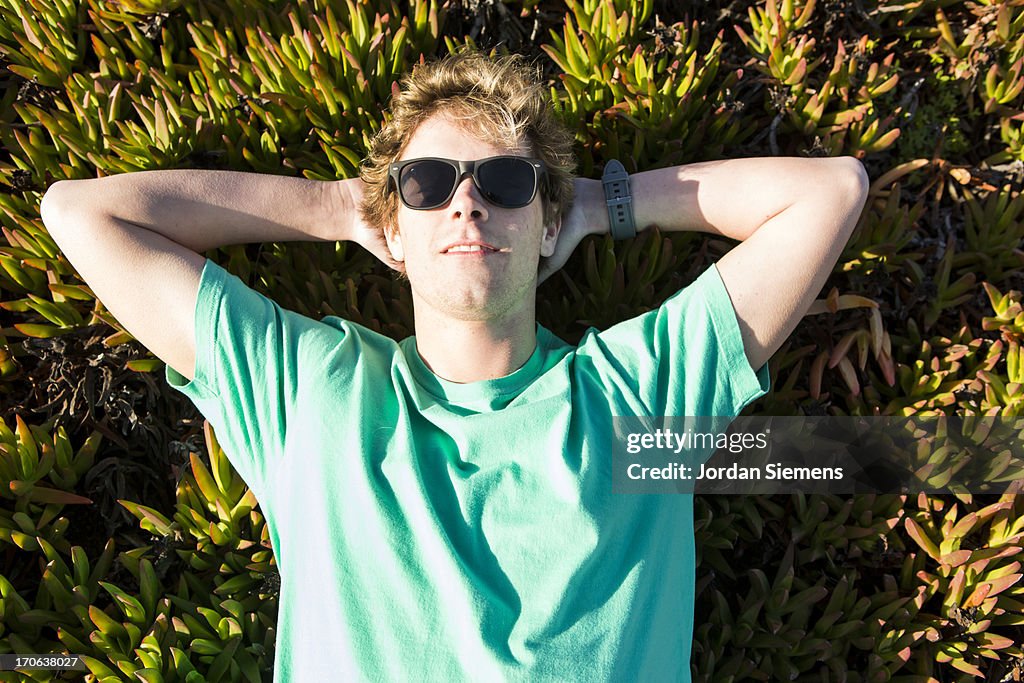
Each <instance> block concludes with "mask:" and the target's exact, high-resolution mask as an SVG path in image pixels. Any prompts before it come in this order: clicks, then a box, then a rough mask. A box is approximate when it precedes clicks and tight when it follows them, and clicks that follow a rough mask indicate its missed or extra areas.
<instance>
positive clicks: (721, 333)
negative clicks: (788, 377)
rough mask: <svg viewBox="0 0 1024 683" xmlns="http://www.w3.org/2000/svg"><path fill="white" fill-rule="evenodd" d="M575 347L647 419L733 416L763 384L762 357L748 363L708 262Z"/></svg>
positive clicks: (766, 383)
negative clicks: (691, 277)
mask: <svg viewBox="0 0 1024 683" xmlns="http://www.w3.org/2000/svg"><path fill="white" fill-rule="evenodd" d="M581 351H583V352H584V353H586V354H588V355H589V356H591V357H592V358H594V360H595V365H597V364H599V365H601V366H603V372H605V373H607V377H606V381H610V382H612V383H613V384H616V385H617V388H618V390H619V392H620V394H624V395H631V398H634V399H635V401H625V402H624V403H626V404H628V403H630V402H633V403H637V402H638V403H639V406H640V407H642V409H643V410H645V411H646V414H647V416H652V417H657V416H679V417H683V416H721V417H730V418H731V417H735V416H736V415H738V414H739V413H740V411H742V410H743V408H744V407H745V406H746V405H747V404H748V403H750V402H751V401H753V400H754V399H756V398H758V397H760V396H762V395H764V394H765V393H766V392H767V391H768V388H769V385H770V381H769V376H768V365H767V363H766V364H765V365H763V366H761V368H759V369H758V370H757V371H756V372H755V371H754V369H753V368H751V367H750V362H749V361H748V360H747V356H746V352H745V351H744V349H743V338H742V336H741V334H740V327H739V323H738V321H737V320H736V311H735V309H734V308H733V305H732V300H731V299H730V298H729V293H728V292H727V291H726V289H725V283H724V282H723V281H722V276H721V275H720V274H719V272H718V268H717V267H716V266H715V265H714V264H712V265H711V266H709V267H708V268H707V269H706V270H705V271H704V272H703V273H701V275H700V276H699V277H698V278H697V279H696V280H695V281H694V282H693V283H692V284H691V285H689V286H688V287H685V288H683V289H681V290H680V291H678V292H676V293H675V294H674V295H672V296H671V297H669V298H668V299H667V300H666V301H665V302H664V303H663V304H662V305H661V306H659V307H658V308H656V309H655V310H653V311H650V312H648V313H645V314H643V315H641V316H638V317H636V318H633V319H631V320H627V321H624V322H622V323H619V324H618V325H615V326H613V327H610V328H608V329H607V330H605V331H604V332H600V333H594V334H590V335H588V336H587V337H585V338H584V342H583V343H581ZM618 414H624V413H621V412H620V413H618Z"/></svg>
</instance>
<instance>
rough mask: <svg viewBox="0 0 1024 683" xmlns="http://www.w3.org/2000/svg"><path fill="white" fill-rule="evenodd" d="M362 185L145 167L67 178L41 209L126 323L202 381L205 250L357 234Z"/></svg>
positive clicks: (75, 262)
mask: <svg viewBox="0 0 1024 683" xmlns="http://www.w3.org/2000/svg"><path fill="white" fill-rule="evenodd" d="M361 183H362V181H360V180H358V179H356V180H346V181H337V182H320V181H312V180H305V179H300V178H288V177H283V176H273V175H260V174H253V173H240V172H234V171H190V170H188V171H186V170H175V171H145V172H139V173H130V174H123V175H117V176H109V177H105V178H96V179H89V180H74V181H67V180H65V181H60V182H58V183H56V184H54V185H53V186H52V187H51V188H50V189H49V190H48V191H47V193H46V195H45V196H44V197H43V202H42V205H41V207H40V213H41V215H42V218H43V222H44V224H45V225H46V229H47V230H48V231H49V232H50V234H51V236H52V237H53V238H54V240H55V241H56V242H57V244H58V245H59V246H60V248H61V251H62V252H63V254H64V255H65V257H67V259H68V260H69V261H70V262H71V264H72V265H73V266H74V267H75V269H76V270H77V271H78V273H79V274H80V275H81V276H82V278H83V279H84V280H85V281H86V282H87V283H88V284H89V286H90V287H91V288H92V290H93V292H94V293H95V294H96V296H97V297H98V298H99V300H100V301H102V302H103V304H104V305H105V306H106V307H107V308H108V309H109V310H110V311H111V313H113V314H114V316H115V317H116V318H117V319H118V321H119V322H120V323H121V324H122V325H123V326H124V327H125V329H127V330H128V331H129V332H131V333H132V335H133V336H135V338H136V339H138V340H139V341H140V342H141V343H142V344H144V345H145V346H146V347H147V348H148V349H150V351H152V352H153V353H154V354H156V355H157V356H158V357H159V358H160V359H161V360H163V361H164V362H166V363H168V364H169V365H170V366H171V367H173V368H174V369H175V370H177V371H178V372H180V373H181V374H182V375H184V376H186V377H188V378H190V379H191V378H192V377H194V368H195V348H196V341H195V323H194V312H195V306H196V300H197V297H198V292H199V282H200V278H201V275H202V269H203V265H204V264H205V258H204V257H203V256H201V255H200V253H199V252H203V251H206V250H208V249H211V248H214V247H218V246H225V245H230V244H244V243H248V242H264V241H282V242H283V241H294V240H297V241H303V240H312V241H325V240H341V239H352V238H354V236H356V235H357V234H358V233H357V230H356V229H357V227H358V225H359V220H358V217H357V212H356V210H355V206H356V205H355V203H354V202H355V199H356V198H357V197H358V196H359V194H358V192H360V189H361V188H354V187H353V186H354V185H356V184H359V185H360V186H361Z"/></svg>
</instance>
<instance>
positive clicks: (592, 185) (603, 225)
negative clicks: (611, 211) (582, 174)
mask: <svg viewBox="0 0 1024 683" xmlns="http://www.w3.org/2000/svg"><path fill="white" fill-rule="evenodd" d="M580 180H581V183H580V186H579V190H578V191H577V200H578V201H580V202H582V204H583V207H584V214H585V215H586V217H587V221H586V223H587V226H586V230H587V234H589V235H607V234H609V233H610V232H611V221H610V220H609V218H608V206H607V204H606V203H605V198H604V188H603V186H602V184H601V181H600V180H592V179H590V178H582V179H580Z"/></svg>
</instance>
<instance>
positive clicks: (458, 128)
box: [399, 113, 530, 161]
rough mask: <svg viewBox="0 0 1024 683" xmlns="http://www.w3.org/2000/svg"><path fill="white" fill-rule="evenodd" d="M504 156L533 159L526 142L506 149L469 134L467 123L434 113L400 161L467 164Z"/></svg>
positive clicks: (415, 133)
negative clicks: (439, 159) (430, 159)
mask: <svg viewBox="0 0 1024 683" xmlns="http://www.w3.org/2000/svg"><path fill="white" fill-rule="evenodd" d="M504 154H512V155H515V156H530V148H529V145H527V144H525V143H521V144H519V145H517V146H515V147H506V146H504V145H502V144H501V143H498V142H488V141H485V140H481V139H479V138H477V137H475V136H474V134H473V133H472V132H470V128H469V127H468V126H466V125H465V123H463V122H461V121H458V120H455V119H453V118H451V117H450V116H448V115H446V114H444V113H440V114H434V115H433V116H431V117H430V118H428V119H427V120H425V121H424V122H423V123H421V124H420V125H419V126H418V127H417V128H416V130H415V131H413V134H412V136H410V138H409V142H408V143H407V144H406V146H405V149H404V150H403V151H402V154H401V155H400V156H399V160H404V159H416V158H419V157H443V158H446V159H462V160H467V161H468V160H471V159H483V158H484V157H493V156H500V155H504Z"/></svg>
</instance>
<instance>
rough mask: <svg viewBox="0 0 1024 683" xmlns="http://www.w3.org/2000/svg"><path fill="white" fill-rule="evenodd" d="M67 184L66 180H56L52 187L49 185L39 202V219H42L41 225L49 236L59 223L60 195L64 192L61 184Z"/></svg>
mask: <svg viewBox="0 0 1024 683" xmlns="http://www.w3.org/2000/svg"><path fill="white" fill-rule="evenodd" d="M67 182H68V181H66V180H58V181H57V182H55V183H54V184H53V185H50V187H48V188H47V190H46V192H45V193H44V194H43V199H42V201H40V202H39V217H40V218H42V219H43V225H45V226H46V230H47V232H49V233H51V234H52V233H53V228H54V227H55V226H56V225H57V223H58V221H59V219H58V218H57V215H58V212H59V209H60V206H61V204H62V200H61V195H62V194H63V191H64V190H63V188H62V187H61V184H62V183H64V184H66V183H67Z"/></svg>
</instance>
